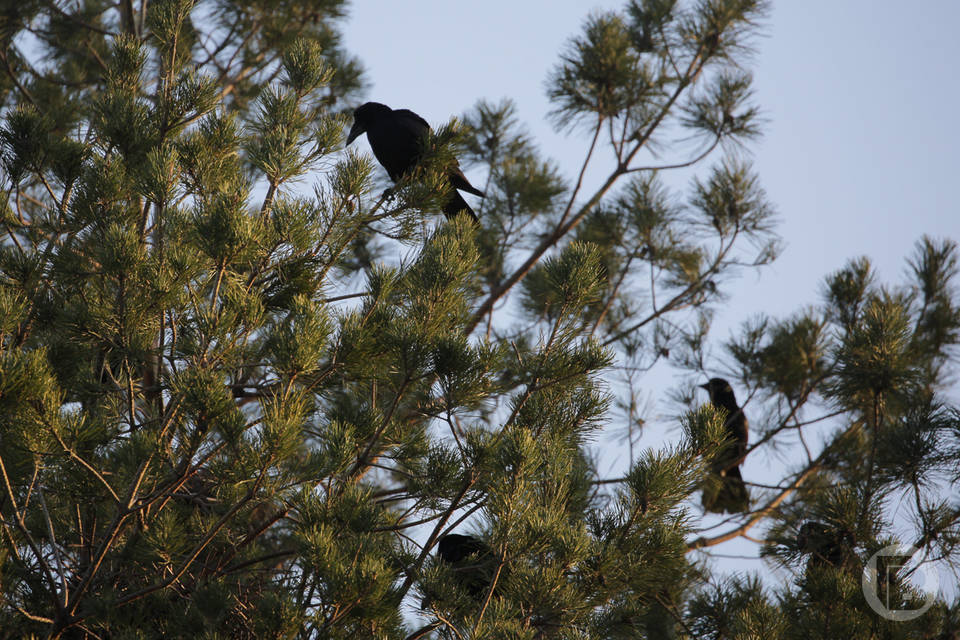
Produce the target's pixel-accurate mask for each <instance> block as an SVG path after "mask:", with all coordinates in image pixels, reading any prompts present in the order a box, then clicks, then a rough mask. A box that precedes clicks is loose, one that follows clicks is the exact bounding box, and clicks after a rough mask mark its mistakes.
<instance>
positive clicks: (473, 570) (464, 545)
mask: <svg viewBox="0 0 960 640" xmlns="http://www.w3.org/2000/svg"><path fill="white" fill-rule="evenodd" d="M437 559H438V560H439V561H440V563H441V564H444V565H447V566H448V567H450V569H451V570H452V571H453V573H454V576H455V578H456V581H457V583H458V584H459V585H460V587H461V588H463V589H464V590H466V592H467V593H468V594H469V595H470V597H471V598H473V599H474V600H476V601H478V602H479V601H480V599H481V598H483V597H484V595H485V594H486V592H487V589H489V588H490V582H491V581H492V580H493V574H494V572H495V571H496V566H497V559H496V556H495V555H494V554H493V551H492V550H491V549H490V547H489V546H487V544H486V543H485V542H484V541H483V540H481V539H480V538H476V537H474V536H465V535H461V534H459V533H449V534H447V535H445V536H443V537H442V538H440V540H439V542H438V543H437ZM432 599H433V598H432V594H427V595H426V596H425V597H424V599H423V602H422V604H421V606H422V607H423V608H424V609H426V608H428V607H429V606H430V604H431V602H432Z"/></svg>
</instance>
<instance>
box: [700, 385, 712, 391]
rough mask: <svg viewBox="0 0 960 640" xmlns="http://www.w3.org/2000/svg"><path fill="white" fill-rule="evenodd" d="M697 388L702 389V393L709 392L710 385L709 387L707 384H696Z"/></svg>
mask: <svg viewBox="0 0 960 640" xmlns="http://www.w3.org/2000/svg"><path fill="white" fill-rule="evenodd" d="M697 386H698V387H700V388H701V389H703V390H704V391H710V385H709V384H698V385H697Z"/></svg>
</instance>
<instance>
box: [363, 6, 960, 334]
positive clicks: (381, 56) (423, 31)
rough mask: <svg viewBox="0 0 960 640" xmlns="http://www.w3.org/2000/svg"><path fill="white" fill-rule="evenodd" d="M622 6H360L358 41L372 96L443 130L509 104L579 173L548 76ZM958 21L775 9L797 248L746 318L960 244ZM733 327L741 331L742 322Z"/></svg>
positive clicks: (763, 64)
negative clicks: (482, 107) (496, 104)
mask: <svg viewBox="0 0 960 640" xmlns="http://www.w3.org/2000/svg"><path fill="white" fill-rule="evenodd" d="M622 5H623V3H622V2H620V1H611V0H604V1H602V2H589V1H588V2H574V1H572V0H565V1H556V0H554V1H550V2H547V1H531V0H522V1H517V0H514V1H508V0H488V1H486V2H484V3H478V2H469V3H467V2H454V1H450V0H410V1H406V2H386V1H369V0H367V1H364V0H358V1H356V2H354V4H353V5H352V8H351V16H350V18H349V20H348V21H347V25H346V45H347V47H348V49H349V50H350V51H351V52H353V53H355V54H356V55H358V56H359V57H360V59H361V60H362V61H363V63H364V64H365V65H366V68H367V70H368V79H369V81H370V83H371V88H370V91H369V92H368V98H369V99H372V100H377V101H381V102H385V103H387V104H389V105H391V106H394V107H398V108H399V107H407V108H411V109H413V110H414V111H417V112H418V113H420V114H421V115H423V116H424V117H425V118H426V119H427V120H429V121H430V122H431V123H434V124H438V123H442V122H445V121H446V120H447V119H448V118H449V117H450V116H452V115H459V114H461V113H463V112H464V111H465V110H467V109H468V108H470V107H471V106H472V105H473V104H474V103H475V102H476V100H478V99H480V98H486V99H488V100H493V101H496V100H499V99H500V98H502V97H511V98H512V99H513V100H514V101H515V102H516V104H517V107H518V110H519V116H520V119H521V121H523V122H524V123H525V124H526V126H527V127H528V128H529V130H530V132H531V133H532V134H533V136H534V138H535V139H536V140H537V142H538V143H539V145H540V147H541V149H542V151H543V152H544V154H545V155H547V156H549V157H552V158H554V159H555V160H556V161H557V162H558V163H559V165H560V166H561V167H562V168H563V169H564V170H565V171H566V173H567V174H568V175H570V174H572V173H573V172H574V167H576V166H578V164H577V163H578V162H579V161H580V160H581V158H582V155H583V150H584V147H585V141H584V140H583V139H582V138H581V137H578V136H577V135H560V134H557V133H555V132H554V131H553V130H552V128H551V127H550V125H549V124H548V123H547V122H546V120H545V115H546V113H547V111H548V110H549V108H550V105H549V103H548V102H547V99H546V96H545V92H544V80H545V78H546V76H547V73H548V72H549V70H550V69H551V68H552V67H553V65H554V64H555V63H556V61H557V57H558V53H559V51H560V49H561V47H562V46H563V44H564V43H565V42H566V40H567V38H568V37H570V36H571V35H574V34H576V33H578V31H579V28H580V25H581V23H582V21H583V18H584V17H585V16H586V14H587V13H588V12H589V11H591V10H598V9H617V8H620V7H621V6H622ZM957 24H960V3H958V2H954V1H953V0H925V1H923V2H917V3H912V4H911V5H910V6H909V7H908V6H907V5H906V4H905V3H902V2H894V1H892V0H885V1H879V2H878V1H876V0H873V1H871V0H804V1H802V2H798V1H796V0H791V1H788V0H781V1H780V2H774V3H773V11H772V14H771V16H770V17H769V18H768V20H767V21H766V26H765V29H764V34H765V35H764V37H762V38H761V39H759V40H758V41H757V49H758V54H757V56H756V59H755V61H754V66H753V69H754V72H755V89H756V102H757V104H758V105H759V106H760V107H761V109H762V110H763V112H764V115H765V116H766V117H767V119H768V124H767V126H766V129H765V136H764V138H763V139H762V140H761V141H759V143H757V144H755V145H753V146H752V147H751V149H752V150H753V152H754V163H755V168H756V169H757V171H758V172H759V174H760V177H761V179H762V182H763V185H764V186H765V188H766V190H767V192H768V195H769V197H770V200H771V201H772V202H773V203H774V204H775V205H776V207H777V209H778V210H779V213H780V218H781V225H780V227H779V229H780V233H781V234H782V236H783V237H784V240H785V241H786V250H785V252H784V253H783V255H782V256H781V258H780V259H779V260H778V261H777V262H776V263H775V264H774V265H773V266H772V267H771V268H769V269H767V270H766V271H765V272H764V273H763V274H762V275H761V276H760V277H759V280H758V278H757V277H756V276H754V275H747V276H746V277H745V278H744V279H743V280H742V281H741V285H740V286H739V287H737V289H738V295H737V297H736V298H735V300H736V302H737V306H738V309H741V310H744V311H747V312H753V311H760V310H765V311H769V312H771V313H774V314H778V315H782V314H786V313H789V312H791V311H793V310H796V309H798V308H799V307H800V306H801V305H802V304H805V303H812V302H815V301H816V299H817V292H818V287H819V283H820V282H821V280H822V278H823V276H824V275H826V273H828V272H829V271H833V270H835V269H838V268H839V267H841V266H842V265H843V264H844V262H845V261H846V260H847V259H848V258H851V257H854V256H857V255H862V254H865V255H868V256H870V257H871V259H872V260H873V261H874V262H875V264H876V265H877V266H878V267H879V268H880V270H881V275H882V276H883V277H884V279H885V280H890V279H894V278H897V277H899V276H900V275H901V273H902V269H903V264H904V263H903V258H904V257H905V256H906V255H907V254H908V253H909V252H910V251H911V248H912V246H913V243H914V242H915V241H916V240H917V239H918V238H919V237H920V236H921V235H922V234H924V233H927V234H931V235H935V236H945V237H953V238H957V237H960V216H958V215H957V214H958V206H957V204H956V200H955V197H954V195H953V194H954V193H955V192H954V190H953V189H952V188H951V186H952V184H953V183H954V182H955V181H957V175H956V174H957V169H958V168H960V162H958V159H957V154H958V146H960V133H958V124H957V123H958V115H957V105H958V103H960V95H958V93H960V92H958V89H957V81H958V75H960V74H958V73H957V72H956V71H955V68H956V65H957V64H958V61H960V39H958V38H957V37H956V32H955V30H956V25H957ZM727 315H728V314H726V313H724V314H723V315H722V318H721V320H722V321H723V323H724V324H729V325H730V326H735V325H737V324H739V321H740V320H741V319H742V318H740V317H732V318H727ZM741 315H745V314H744V313H743V311H739V312H738V313H737V314H735V316H741Z"/></svg>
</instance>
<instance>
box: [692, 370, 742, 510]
mask: <svg viewBox="0 0 960 640" xmlns="http://www.w3.org/2000/svg"><path fill="white" fill-rule="evenodd" d="M700 388H701V389H706V390H707V393H709V394H710V403H711V404H712V405H713V406H714V408H716V409H723V411H724V413H725V415H726V424H725V426H726V431H727V434H728V435H729V437H730V441H729V442H728V444H727V446H726V447H725V448H724V450H723V451H722V452H721V453H720V455H719V456H717V458H716V459H715V460H714V462H713V467H712V472H713V474H715V475H716V476H717V478H714V479H713V482H711V483H708V484H707V485H706V486H705V487H704V490H703V498H702V503H703V508H704V509H706V510H707V511H712V512H714V513H724V512H728V513H744V512H746V511H747V510H748V509H749V508H750V496H749V494H748V493H747V486H746V485H745V484H744V483H743V477H742V476H741V475H740V465H741V464H743V459H744V458H745V457H746V455H747V417H746V416H745V415H743V410H742V409H741V408H740V407H739V406H738V405H737V399H736V397H735V396H734V395H733V389H732V388H731V387H730V383H729V382H727V381H726V380H724V379H723V378H710V380H709V381H708V382H707V383H706V384H702V385H700Z"/></svg>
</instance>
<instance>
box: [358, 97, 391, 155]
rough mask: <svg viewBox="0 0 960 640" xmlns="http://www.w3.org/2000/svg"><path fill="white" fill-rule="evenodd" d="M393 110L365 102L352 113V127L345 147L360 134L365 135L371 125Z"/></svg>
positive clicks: (376, 103) (383, 105)
mask: <svg viewBox="0 0 960 640" xmlns="http://www.w3.org/2000/svg"><path fill="white" fill-rule="evenodd" d="M392 111H393V109H391V108H390V107H388V106H387V105H385V104H380V103H379V102H366V103H364V104H362V105H360V106H359V107H357V108H356V109H354V111H353V126H352V127H350V133H348V134H347V146H350V143H351V142H353V141H354V140H356V139H357V138H358V137H359V136H360V134H361V133H366V131H367V129H368V128H369V127H370V125H371V124H373V123H374V122H376V121H377V120H378V119H380V118H382V117H384V116H385V115H389V114H390V113H391V112H392Z"/></svg>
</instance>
